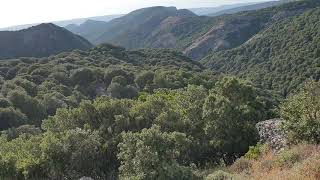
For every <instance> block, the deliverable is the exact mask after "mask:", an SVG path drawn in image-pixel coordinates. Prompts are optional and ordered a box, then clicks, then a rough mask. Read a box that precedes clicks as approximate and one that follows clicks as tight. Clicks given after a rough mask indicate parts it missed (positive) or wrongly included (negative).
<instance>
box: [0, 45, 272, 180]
mask: <svg viewBox="0 0 320 180" xmlns="http://www.w3.org/2000/svg"><path fill="white" fill-rule="evenodd" d="M0 67H1V68H0V74H1V76H0V77H1V78H0V120H1V121H0V143H1V147H0V157H1V158H0V179H12V177H17V179H21V180H29V179H30V180H32V179H80V178H81V177H83V176H87V177H92V178H94V179H111V180H116V179H132V178H133V177H141V178H138V179H143V177H151V179H158V178H157V177H158V176H160V178H159V179H169V180H170V179H178V180H179V179H181V177H184V178H182V179H194V178H200V177H201V176H198V175H196V174H195V173H194V170H195V169H194V168H190V166H192V165H193V164H197V168H198V167H199V169H200V168H202V167H206V166H207V165H208V164H217V163H219V162H221V161H222V160H221V159H222V158H224V161H225V163H227V164H230V163H231V162H233V161H234V160H235V158H236V157H239V156H240V155H243V154H244V153H245V152H247V150H248V148H249V146H251V145H254V144H255V143H256V142H257V140H258V137H257V133H256V132H255V129H254V124H255V123H256V122H258V121H261V120H264V119H268V118H271V117H274V113H273V108H274V107H275V105H276V104H277V103H274V101H273V96H272V94H271V93H269V92H266V91H263V90H261V89H258V88H255V87H254V86H253V85H252V84H251V83H250V82H246V81H242V80H240V79H236V78H233V77H218V76H216V75H215V74H214V73H212V72H209V71H206V70H205V69H204V68H203V67H202V65H201V64H200V63H198V62H195V61H192V60H191V59H189V58H187V57H185V56H183V55H182V54H181V53H178V52H175V51H172V50H150V49H149V50H146V49H145V50H137V51H128V50H125V49H124V48H121V47H115V46H112V45H108V44H103V45H99V46H98V47H95V48H92V49H89V50H86V51H80V50H75V51H72V52H65V53H61V54H59V55H56V56H50V57H43V58H19V59H14V60H3V61H0ZM239 92H241V93H239ZM230 109H237V110H236V111H230ZM217 113H219V115H217ZM234 117H237V118H239V119H241V120H239V121H234ZM253 117H254V118H253ZM229 123H230V126H228V127H226V126H225V124H229ZM235 132H236V133H235ZM230 147H237V148H230ZM135 149H137V150H135ZM13 150H15V151H14V152H15V153H12V152H13ZM126 154H128V156H127V155H126ZM142 157H145V158H142ZM131 162H138V163H137V164H138V165H136V166H132V165H131ZM149 164H151V165H149ZM135 167H137V168H135ZM141 174H142V175H141ZM182 179H181V180H182Z"/></svg>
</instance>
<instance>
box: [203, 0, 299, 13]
mask: <svg viewBox="0 0 320 180" xmlns="http://www.w3.org/2000/svg"><path fill="white" fill-rule="evenodd" d="M290 1H294V0H281V1H269V2H263V3H254V4H247V5H243V6H238V7H233V8H227V9H224V10H221V11H217V12H212V13H208V14H206V15H207V16H220V15H223V14H234V13H238V12H242V11H253V10H259V9H263V8H268V7H273V6H277V5H280V4H283V3H287V2H290Z"/></svg>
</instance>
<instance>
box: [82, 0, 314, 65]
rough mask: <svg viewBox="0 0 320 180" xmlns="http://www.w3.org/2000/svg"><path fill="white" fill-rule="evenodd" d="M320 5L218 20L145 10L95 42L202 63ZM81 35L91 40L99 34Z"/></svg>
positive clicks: (113, 24)
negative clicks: (168, 52) (172, 52)
mask: <svg viewBox="0 0 320 180" xmlns="http://www.w3.org/2000/svg"><path fill="white" fill-rule="evenodd" d="M319 5H320V1H318V0H305V1H297V2H291V3H287V4H283V5H280V6H276V7H270V8H266V9H261V10H256V11H248V12H241V13H237V14H232V15H223V16H218V17H207V16H196V15H194V14H193V13H191V12H190V11H187V10H177V9H176V8H173V7H171V8H166V7H153V8H145V9H141V10H137V11H135V12H132V13H130V14H128V15H126V16H124V17H122V18H118V19H115V20H113V21H111V22H109V23H108V25H106V26H108V27H106V28H105V30H104V31H105V32H104V34H103V35H102V36H100V37H98V38H97V39H96V40H95V41H92V40H91V42H92V43H94V44H99V43H102V42H107V43H112V44H115V45H119V46H123V47H126V48H128V49H139V48H173V49H176V50H179V51H181V52H183V53H184V54H185V55H187V56H188V57H190V58H192V59H194V60H199V59H201V58H203V57H204V56H206V55H208V54H209V53H210V52H212V51H215V52H217V51H221V50H226V49H231V48H234V47H237V46H239V45H241V44H243V43H244V42H246V41H247V40H248V39H250V38H251V37H252V36H254V35H255V34H257V33H258V32H260V31H261V30H263V29H265V28H267V27H268V26H270V25H271V24H273V23H275V22H277V21H279V20H282V19H285V18H288V17H291V16H294V15H299V14H301V13H303V12H305V11H307V10H309V9H311V8H314V7H316V6H319ZM88 29H90V28H88ZM76 33H77V32H76ZM78 33H79V34H81V35H83V36H84V37H86V38H88V39H92V35H91V34H94V35H96V34H99V33H89V32H86V33H81V32H78Z"/></svg>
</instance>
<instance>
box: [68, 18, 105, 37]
mask: <svg viewBox="0 0 320 180" xmlns="http://www.w3.org/2000/svg"><path fill="white" fill-rule="evenodd" d="M108 27H109V24H108V23H107V22H105V21H94V20H87V21H85V22H84V23H82V24H80V25H77V24H69V25H68V26H66V27H65V28H66V29H67V30H69V31H71V32H73V33H75V34H78V35H80V36H82V37H85V38H86V39H87V40H89V41H90V42H92V41H94V40H96V39H97V38H99V37H100V36H101V35H102V34H103V33H104V32H105V29H107V28H108Z"/></svg>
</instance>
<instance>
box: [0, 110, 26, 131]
mask: <svg viewBox="0 0 320 180" xmlns="http://www.w3.org/2000/svg"><path fill="white" fill-rule="evenodd" d="M25 123H27V118H26V116H25V115H24V114H22V113H21V112H20V111H19V110H15V109H13V108H12V107H8V108H0V130H6V129H8V128H10V127H18V126H19V125H22V124H25Z"/></svg>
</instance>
